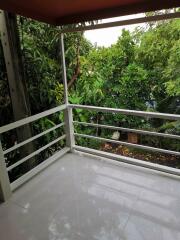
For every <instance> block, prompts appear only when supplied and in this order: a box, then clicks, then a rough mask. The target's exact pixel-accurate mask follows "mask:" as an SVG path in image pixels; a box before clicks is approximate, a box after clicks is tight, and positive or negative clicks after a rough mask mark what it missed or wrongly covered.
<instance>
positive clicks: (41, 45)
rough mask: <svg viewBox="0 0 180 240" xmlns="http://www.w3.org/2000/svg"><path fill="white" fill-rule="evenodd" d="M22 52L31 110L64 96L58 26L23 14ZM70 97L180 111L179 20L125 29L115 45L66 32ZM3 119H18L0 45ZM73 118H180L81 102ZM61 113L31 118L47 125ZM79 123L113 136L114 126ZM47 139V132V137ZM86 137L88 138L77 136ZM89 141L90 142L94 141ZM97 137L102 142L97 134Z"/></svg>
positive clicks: (117, 121) (173, 128)
mask: <svg viewBox="0 0 180 240" xmlns="http://www.w3.org/2000/svg"><path fill="white" fill-rule="evenodd" d="M18 23H19V32H20V40H21V48H22V57H23V62H24V67H25V72H26V81H27V85H28V92H29V96H28V97H29V99H30V104H31V112H32V114H36V113H38V112H42V111H44V110H46V109H50V108H52V107H54V106H56V105H59V104H62V103H63V85H62V78H61V65H60V48H59V34H60V29H59V28H57V27H52V26H50V25H47V24H42V23H39V22H36V21H32V20H27V19H24V18H18ZM65 54H66V64H67V78H68V88H69V100H70V102H71V103H78V104H87V105H96V106H106V107H113V108H126V109H135V110H143V111H158V112H168V113H174V114H179V113H180V20H171V21H163V22H159V23H155V24H149V25H147V26H146V27H145V28H140V27H138V28H136V29H135V30H134V31H133V32H129V31H127V30H125V29H124V30H123V31H122V34H121V35H120V36H119V39H118V41H117V42H116V43H115V44H113V45H112V46H110V47H107V48H105V47H97V46H92V44H91V43H90V42H88V41H87V40H86V39H85V37H84V35H83V33H71V34H66V35H65ZM0 58H1V62H0V92H1V96H0V114H1V119H0V124H1V125H3V124H6V123H8V122H10V121H13V117H12V114H11V101H10V96H9V92H8V84H7V77H6V70H5V64H4V61H3V54H2V48H1V46H0ZM74 116H75V119H76V120H80V121H85V122H90V121H93V122H95V123H103V124H111V125H116V126H123V127H133V128H142V129H149V130H150V129H151V130H153V131H159V132H166V133H173V134H180V123H179V122H177V121H176V122H170V121H160V120H158V121H157V120H150V119H143V118H139V117H125V116H123V115H113V116H112V115H110V114H102V113H95V112H87V111H86V112H85V111H81V110H77V111H76V112H74ZM58 121H62V116H61V115H58V116H57V115H56V116H54V117H52V118H51V119H43V120H42V121H40V122H39V123H37V124H36V125H35V126H34V130H35V131H36V132H40V131H42V130H45V129H47V128H49V127H51V126H54V124H57V122H58ZM76 131H81V132H84V133H95V134H96V135H101V136H109V137H111V135H112V131H111V132H109V131H107V130H106V131H101V130H100V129H94V130H93V129H89V128H81V127H78V126H76ZM49 140H50V139H49V138H48V136H47V139H45V140H43V143H44V141H45V142H48V141H49ZM78 141H79V142H80V144H84V139H81V140H80V139H79V140H78ZM141 142H142V143H145V144H149V145H152V146H159V145H160V146H163V147H165V148H171V149H172V150H177V151H178V150H179V149H180V146H179V144H178V142H177V141H172V140H164V139H161V140H160V139H158V140H157V138H154V139H153V138H152V137H148V136H146V137H142V138H141ZM91 144H93V143H92V142H91ZM94 145H96V146H98V145H97V143H96V142H95V143H94Z"/></svg>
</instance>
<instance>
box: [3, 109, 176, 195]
mask: <svg viewBox="0 0 180 240" xmlns="http://www.w3.org/2000/svg"><path fill="white" fill-rule="evenodd" d="M73 109H84V110H87V111H96V112H105V113H118V114H123V115H132V116H140V117H146V118H159V119H169V120H175V121H177V120H180V116H179V115H174V114H165V113H157V112H144V111H134V110H127V109H114V108H105V107H95V106H86V105H74V104H65V105H61V106H58V107H56V108H53V109H50V110H48V111H45V112H42V113H39V114H36V115H34V116H31V117H28V118H25V119H22V120H19V121H17V122H14V123H11V124H8V125H6V126H3V127H0V134H3V133H5V132H8V131H10V130H13V129H16V128H18V127H22V126H23V125H25V124H29V123H32V122H34V121H37V120H39V119H41V118H43V117H47V116H49V115H51V114H54V113H57V112H60V111H63V112H64V122H62V123H59V124H57V125H56V126H53V127H52V128H50V129H47V130H45V131H43V132H41V133H39V134H37V135H35V136H33V137H31V138H29V139H26V140H25V141H22V142H19V143H18V144H16V145H14V146H12V147H10V148H8V149H5V150H3V149H2V146H1V142H0V195H2V193H1V192H4V194H5V195H7V196H4V198H5V199H7V198H8V196H9V195H10V194H11V191H12V190H14V189H16V188H17V187H19V186H20V185H21V184H23V183H24V182H25V181H27V180H29V179H30V178H31V177H33V176H34V175H35V174H37V173H38V172H39V171H41V170H42V169H44V168H45V167H47V166H49V165H50V164H51V163H52V162H54V161H55V160H57V159H58V158H59V157H60V156H62V155H64V154H65V153H67V152H68V151H70V150H78V151H81V152H86V153H90V154H94V155H98V156H103V157H108V158H111V159H118V160H120V161H125V162H126V163H131V164H135V165H140V166H145V167H148V168H151V169H156V170H161V171H164V172H168V173H173V174H176V175H180V170H179V169H174V168H170V167H166V166H161V165H158V164H153V163H149V162H144V161H141V160H138V159H132V158H128V157H124V156H119V155H116V156H115V155H114V154H111V153H107V152H102V151H99V150H95V149H91V148H85V147H81V146H78V145H76V144H75V140H74V139H75V138H77V137H81V138H88V139H95V140H99V141H103V142H111V143H116V144H121V145H125V146H128V147H134V148H138V149H143V150H147V151H153V152H160V153H165V154H173V155H176V156H180V152H176V151H171V150H166V149H161V148H156V147H150V146H144V145H141V144H134V143H129V142H124V141H119V140H113V139H107V138H102V137H98V136H92V135H87V134H80V133H74V125H75V124H78V125H84V126H89V127H96V128H97V127H98V128H105V129H112V130H120V131H124V132H132V133H137V134H142V135H149V136H151V135H152V136H157V137H163V138H170V139H177V140H180V136H179V135H174V134H166V133H159V132H151V131H147V130H140V129H131V128H124V127H116V126H110V125H103V124H95V123H88V122H78V121H73V114H72V110H73ZM61 127H64V128H65V134H64V135H62V136H60V137H58V138H57V139H55V140H53V141H51V142H49V143H48V144H46V145H45V146H43V147H41V148H40V149H37V150H36V151H34V152H32V153H31V154H29V155H27V156H25V157H24V158H22V159H20V160H19V161H17V162H16V163H13V164H11V165H10V166H8V167H6V164H5V156H6V155H7V154H8V153H10V152H12V151H14V150H16V149H18V148H20V147H22V146H24V145H25V144H28V143H30V142H32V141H34V140H36V139H38V138H40V137H42V136H44V135H46V134H48V133H50V132H51V131H54V130H57V129H59V128H61ZM62 139H66V147H65V148H63V149H62V150H60V151H59V152H57V153H55V154H54V155H53V156H52V157H50V158H49V159H48V160H47V161H44V162H42V163H41V164H39V165H38V166H36V167H35V168H33V169H32V170H30V171H29V172H27V173H26V174H24V175H22V176H21V177H20V178H18V179H17V180H15V181H14V182H12V183H11V184H10V182H9V178H8V172H9V171H11V170H13V169H14V168H16V167H18V166H20V165H21V164H22V163H24V162H26V161H28V160H29V159H30V158H32V157H34V156H36V155H37V154H39V153H40V152H42V151H44V150H45V149H47V148H48V147H50V146H52V145H53V144H55V143H57V142H59V141H60V140H62ZM2 183H3V184H2Z"/></svg>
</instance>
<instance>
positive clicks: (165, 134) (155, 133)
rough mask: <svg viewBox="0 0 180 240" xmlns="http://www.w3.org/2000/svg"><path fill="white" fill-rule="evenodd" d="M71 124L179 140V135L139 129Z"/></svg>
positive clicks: (81, 123)
mask: <svg viewBox="0 0 180 240" xmlns="http://www.w3.org/2000/svg"><path fill="white" fill-rule="evenodd" d="M73 123H75V124H80V125H84V126H90V127H100V128H107V129H112V130H121V131H124V132H133V133H138V134H143V135H150V136H151V135H152V136H157V137H167V138H172V139H180V136H179V135H173V134H167V133H158V132H150V131H145V130H139V129H131V128H123V127H115V126H110V125H103V124H96V123H87V122H78V121H73Z"/></svg>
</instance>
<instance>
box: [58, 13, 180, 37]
mask: <svg viewBox="0 0 180 240" xmlns="http://www.w3.org/2000/svg"><path fill="white" fill-rule="evenodd" d="M179 17H180V13H179V12H176V13H166V14H162V15H155V16H148V17H141V18H132V19H126V20H120V21H115V22H109V23H99V24H94V25H88V26H79V27H67V28H64V29H63V30H61V32H62V33H70V32H78V31H88V30H94V29H102V28H110V27H119V26H128V25H132V24H140V23H146V22H152V21H160V20H166V19H172V18H179Z"/></svg>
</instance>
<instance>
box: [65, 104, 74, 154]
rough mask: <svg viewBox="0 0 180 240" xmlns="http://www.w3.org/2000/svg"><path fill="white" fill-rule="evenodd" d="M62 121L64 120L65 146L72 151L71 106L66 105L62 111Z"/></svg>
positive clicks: (72, 127)
mask: <svg viewBox="0 0 180 240" xmlns="http://www.w3.org/2000/svg"><path fill="white" fill-rule="evenodd" d="M64 121H65V134H66V146H67V147H69V148H70V151H71V152H72V151H73V148H74V145H75V139H74V126H73V114H72V108H71V107H68V105H67V108H66V109H65V111H64Z"/></svg>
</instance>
